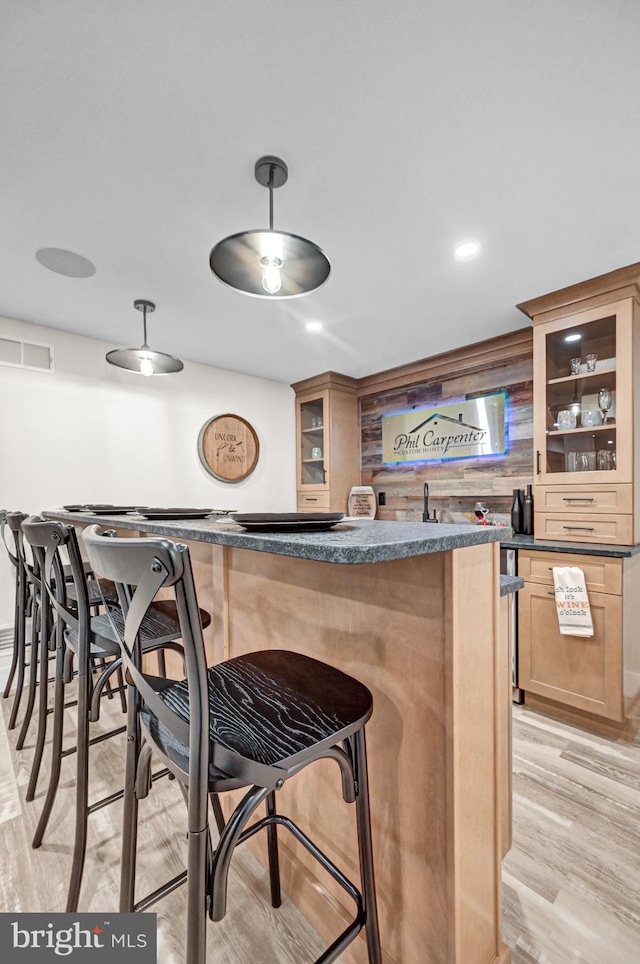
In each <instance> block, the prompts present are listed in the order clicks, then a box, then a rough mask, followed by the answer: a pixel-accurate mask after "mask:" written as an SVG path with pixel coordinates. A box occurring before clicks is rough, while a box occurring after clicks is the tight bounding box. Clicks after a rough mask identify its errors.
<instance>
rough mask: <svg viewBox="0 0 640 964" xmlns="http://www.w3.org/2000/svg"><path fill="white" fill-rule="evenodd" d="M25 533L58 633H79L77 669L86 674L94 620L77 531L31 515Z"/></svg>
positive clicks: (24, 526)
mask: <svg viewBox="0 0 640 964" xmlns="http://www.w3.org/2000/svg"><path fill="white" fill-rule="evenodd" d="M22 533H23V535H24V538H25V540H26V541H27V542H28V543H29V545H30V546H31V548H32V550H33V556H34V563H35V566H37V571H38V573H39V575H40V579H41V582H42V586H43V596H44V595H46V599H47V602H48V605H49V606H50V607H51V610H52V612H53V613H54V614H55V617H56V620H57V626H58V631H62V630H63V629H64V628H65V627H68V628H69V629H71V630H73V631H74V632H75V633H77V637H78V643H77V645H78V669H79V671H80V672H84V667H85V666H86V665H87V664H88V660H89V638H90V631H91V618H90V612H89V596H88V592H87V583H86V579H85V574H84V566H83V561H82V556H81V555H80V547H79V545H78V538H77V536H76V531H75V529H74V528H73V526H68V525H65V524H64V523H62V522H45V521H43V520H42V519H41V518H40V516H29V518H26V519H25V520H24V521H23V523H22ZM63 549H64V550H65V552H66V556H67V558H68V560H69V569H70V582H69V581H68V580H67V579H66V578H65V569H64V560H63V557H62V550H63ZM70 585H73V589H74V596H75V598H72V597H71V595H70V593H69V588H70Z"/></svg>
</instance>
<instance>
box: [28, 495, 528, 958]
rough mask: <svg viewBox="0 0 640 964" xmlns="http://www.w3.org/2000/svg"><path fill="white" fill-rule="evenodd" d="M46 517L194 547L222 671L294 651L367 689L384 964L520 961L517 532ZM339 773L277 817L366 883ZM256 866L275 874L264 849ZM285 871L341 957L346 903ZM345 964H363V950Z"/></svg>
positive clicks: (287, 885) (302, 779) (320, 881)
mask: <svg viewBox="0 0 640 964" xmlns="http://www.w3.org/2000/svg"><path fill="white" fill-rule="evenodd" d="M44 515H45V517H47V518H56V519H60V520H63V521H65V522H68V523H72V524H73V525H75V526H77V527H78V526H79V527H82V526H85V525H87V524H89V523H93V522H96V523H98V524H99V525H101V526H103V527H104V528H113V529H117V530H118V531H119V532H120V533H121V534H123V535H127V534H128V535H131V536H132V537H135V536H137V535H140V536H144V535H162V536H167V537H169V538H172V539H174V540H177V541H180V542H185V543H187V545H188V546H189V549H190V553H191V558H192V563H193V568H194V573H195V579H196V585H197V589H198V597H199V602H200V605H201V606H202V607H203V608H205V609H208V610H209V611H210V612H211V615H212V623H211V626H210V627H209V629H208V630H207V631H206V634H205V637H206V638H205V644H206V646H207V653H208V657H209V659H210V661H211V662H217V661H219V660H221V659H227V658H230V657H233V656H237V655H240V654H241V653H245V652H249V651H252V650H253V651H255V650H257V649H271V648H274V649H275V648H280V649H291V650H295V651H297V652H300V653H304V654H306V655H309V656H314V657H316V658H317V659H321V660H325V661H326V662H328V663H331V664H333V665H335V666H337V667H339V668H340V669H342V670H344V671H345V672H347V673H350V674H351V675H353V676H355V677H356V678H358V679H360V680H361V681H362V682H363V683H364V684H365V685H367V686H368V687H369V688H370V689H371V691H372V693H373V698H374V711H373V717H372V719H371V721H370V723H369V724H368V726H367V740H368V747H369V754H370V760H369V771H370V781H371V809H372V822H373V843H374V859H375V866H376V878H377V891H378V906H379V912H380V932H381V940H382V947H383V952H384V954H383V959H384V961H385V964H508V962H510V961H511V952H510V950H509V948H507V947H506V946H505V945H504V944H503V942H502V939H501V924H500V890H501V882H500V870H501V866H500V864H501V856H502V853H503V852H504V850H505V849H506V846H507V844H506V843H505V839H504V836H505V831H504V827H503V826H502V816H503V811H502V810H501V801H502V799H503V796H504V783H505V779H506V775H505V772H504V759H505V755H504V748H505V732H504V729H505V712H506V710H505V706H504V705H503V704H504V703H505V696H506V685H505V684H506V683H507V682H508V677H509V672H510V670H509V666H508V654H507V652H506V651H505V649H504V646H502V644H501V642H500V574H499V570H500V566H499V546H500V540H502V541H504V539H505V531H504V529H499V528H496V527H489V526H487V527H485V526H474V525H469V526H460V525H449V526H447V525H425V524H421V523H397V522H388V523H387V522H375V521H369V520H366V521H360V520H359V521H351V520H345V521H344V522H343V523H340V524H339V525H338V526H336V527H335V528H334V529H332V530H330V531H328V532H322V533H320V532H314V533H257V532H245V531H243V530H241V529H240V528H239V527H237V526H235V525H231V524H229V523H228V522H215V521H211V520H203V521H198V520H193V521H180V522H178V521H176V522H169V521H163V522H151V521H148V520H145V519H142V518H141V517H139V516H134V515H126V516H122V515H117V516H115V515H114V516H105V515H92V514H91V513H90V512H82V513H77V512H73V513H72V512H66V511H63V510H51V511H48V512H45V513H44ZM509 688H510V687H509ZM334 770H335V767H332V765H331V763H330V762H328V761H321V762H320V763H319V764H317V765H316V766H315V767H313V768H309V770H308V771H305V773H303V774H300V775H299V776H298V777H297V779H296V780H294V781H291V782H290V783H287V784H285V787H284V788H283V790H282V791H280V793H279V794H278V808H279V809H280V810H281V811H282V812H284V813H289V814H290V815H291V817H292V818H293V819H294V820H295V822H296V823H298V824H299V825H300V826H301V827H302V828H303V829H307V830H308V831H309V832H310V833H311V836H312V837H313V838H314V839H315V840H316V842H317V843H318V845H319V846H320V848H321V849H323V850H324V851H325V852H326V853H327V854H328V855H329V856H330V857H331V858H332V859H333V860H335V862H336V863H337V864H338V865H339V866H340V867H341V868H343V869H344V871H345V872H346V874H347V875H348V876H349V877H351V878H352V879H353V880H354V881H356V882H357V881H358V879H359V877H358V862H357V849H356V847H355V840H356V838H355V820H354V812H353V807H350V806H349V805H347V804H345V803H344V802H343V800H342V797H341V794H340V787H339V785H338V784H339V781H337V780H336V774H335V772H334ZM227 809H228V810H230V809H231V802H229V804H228V808H227ZM251 843H252V844H253V843H254V842H253V841H251ZM256 852H257V853H258V856H259V857H260V859H263V860H264V859H265V855H264V853H263V852H262V851H261V850H260V846H259V845H257V844H256ZM281 856H282V879H283V887H284V890H285V891H286V892H287V893H288V894H289V896H290V897H291V898H292V899H293V900H294V902H295V903H296V904H297V906H298V907H299V908H300V909H301V911H302V912H303V913H304V914H305V915H306V916H307V917H308V918H309V920H310V921H311V922H312V923H313V924H314V926H315V927H316V928H317V929H318V930H319V931H320V933H322V934H323V935H324V936H325V937H326V938H327V942H330V940H331V939H332V938H333V937H335V935H336V934H337V933H338V932H339V931H340V930H341V929H342V927H343V926H345V922H346V920H347V919H349V918H350V914H351V907H350V906H348V903H346V904H345V901H346V900H347V898H345V896H344V892H343V891H342V890H340V889H339V888H338V887H337V886H334V883H333V881H332V880H327V879H326V878H325V877H316V873H321V872H320V871H319V870H318V869H317V867H316V866H315V863H313V862H311V859H310V858H309V857H308V855H307V854H306V852H304V851H302V850H300V849H298V848H297V845H296V844H295V842H293V843H292V842H291V841H290V840H289V839H287V838H286V837H284V836H283V837H282V838H281ZM158 912H159V913H162V908H161V905H159V906H158ZM342 960H343V961H345V962H349V964H365V962H366V947H365V945H364V941H363V940H360V939H358V940H357V941H356V942H354V944H353V945H351V947H350V948H349V949H348V951H347V952H346V953H345V954H344V955H343V957H342Z"/></svg>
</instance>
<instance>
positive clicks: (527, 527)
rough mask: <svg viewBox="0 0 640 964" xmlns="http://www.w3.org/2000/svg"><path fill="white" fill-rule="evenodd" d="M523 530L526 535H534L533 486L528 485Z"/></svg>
mask: <svg viewBox="0 0 640 964" xmlns="http://www.w3.org/2000/svg"><path fill="white" fill-rule="evenodd" d="M522 531H523V533H524V534H525V535H526V536H532V535H533V486H532V485H528V486H527V494H526V495H525V497H524V505H523V507H522Z"/></svg>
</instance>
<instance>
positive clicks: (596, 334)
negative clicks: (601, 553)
mask: <svg viewBox="0 0 640 964" xmlns="http://www.w3.org/2000/svg"><path fill="white" fill-rule="evenodd" d="M625 272H626V274H625ZM627 275H628V277H627ZM637 281H638V271H637V270H636V267H635V266H632V267H631V269H622V270H621V271H618V272H611V274H610V275H604V276H602V277H601V278H595V279H593V280H592V281H589V282H585V283H584V284H582V285H574V286H572V287H571V288H565V289H563V290H562V291H559V292H554V293H553V294H551V295H545V296H544V297H542V298H538V299H536V300H535V301H531V302H527V303H526V304H523V305H520V306H519V307H520V308H521V309H522V310H523V311H525V313H526V314H528V315H529V317H530V318H531V319H532V321H533V325H534V329H533V371H534V378H533V397H534V413H533V422H534V506H535V517H534V531H535V535H536V536H538V537H540V538H545V539H554V540H559V541H565V542H587V543H589V542H590V543H596V544H610V545H633V544H635V543H636V542H638V541H640V533H639V532H638V531H637V527H638V517H639V516H640V513H638V512H636V511H635V508H634V476H635V465H634V450H635V448H636V446H635V445H634V440H635V435H636V434H637V433H638V430H639V427H640V419H639V418H638V417H637V415H636V413H635V411H634V405H635V403H634V387H633V379H634V371H638V370H639V365H638V357H637V356H638V352H639V344H640V315H639V310H640V302H639V300H638V285H637ZM609 284H611V286H612V287H611V288H609V290H607V286H608V285H609Z"/></svg>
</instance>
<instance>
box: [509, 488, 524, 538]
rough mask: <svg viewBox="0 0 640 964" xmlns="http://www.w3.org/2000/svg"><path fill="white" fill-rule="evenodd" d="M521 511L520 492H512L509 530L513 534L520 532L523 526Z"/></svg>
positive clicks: (517, 490) (515, 490) (518, 490)
mask: <svg viewBox="0 0 640 964" xmlns="http://www.w3.org/2000/svg"><path fill="white" fill-rule="evenodd" d="M523 509H524V506H523V504H522V490H521V489H514V490H513V505H512V506H511V528H512V529H513V531H514V532H515V533H517V532H522V531H523V529H522V525H523V518H522V516H523Z"/></svg>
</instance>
